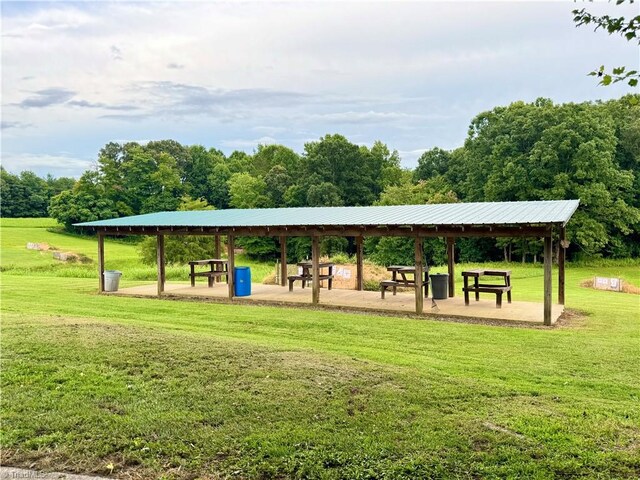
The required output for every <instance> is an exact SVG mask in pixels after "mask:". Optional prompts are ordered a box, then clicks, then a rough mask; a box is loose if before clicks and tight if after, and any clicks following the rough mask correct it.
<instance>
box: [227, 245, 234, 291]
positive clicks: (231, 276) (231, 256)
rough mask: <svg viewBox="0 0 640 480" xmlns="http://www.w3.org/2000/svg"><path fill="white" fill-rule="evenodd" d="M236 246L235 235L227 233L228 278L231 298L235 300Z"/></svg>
mask: <svg viewBox="0 0 640 480" xmlns="http://www.w3.org/2000/svg"><path fill="white" fill-rule="evenodd" d="M235 248H236V242H235V237H234V236H233V235H227V262H228V265H227V269H228V272H227V273H228V275H227V279H228V280H229V285H228V286H229V300H233V294H234V286H235V283H236V278H235V275H234V271H233V269H234V268H235V264H236V256H235V253H236V252H235Z"/></svg>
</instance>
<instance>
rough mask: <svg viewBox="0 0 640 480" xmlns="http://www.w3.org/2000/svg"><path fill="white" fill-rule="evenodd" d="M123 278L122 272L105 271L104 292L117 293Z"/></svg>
mask: <svg viewBox="0 0 640 480" xmlns="http://www.w3.org/2000/svg"><path fill="white" fill-rule="evenodd" d="M121 276H122V272H121V271H119V270H105V271H104V291H105V292H117V291H118V285H120V277H121Z"/></svg>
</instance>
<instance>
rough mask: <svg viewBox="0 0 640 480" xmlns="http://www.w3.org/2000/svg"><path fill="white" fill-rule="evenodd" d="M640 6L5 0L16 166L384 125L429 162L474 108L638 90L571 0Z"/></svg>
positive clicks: (353, 132)
mask: <svg viewBox="0 0 640 480" xmlns="http://www.w3.org/2000/svg"><path fill="white" fill-rule="evenodd" d="M582 6H585V7H587V8H588V9H589V10H590V11H592V12H594V13H606V12H609V13H613V14H615V15H616V16H618V15H626V16H630V15H636V14H637V13H638V8H640V4H639V3H636V4H635V5H623V6H615V5H614V4H611V3H593V4H591V3H584V4H583V3H581V2H578V3H574V2H572V1H556V2H533V1H528V2H524V1H515V0H514V1H501V2H485V1H449V2H399V1H387V2H381V1H378V2H363V1H353V2H338V1H322V2H295V3H287V2H269V1H261V2H212V1H210V2H206V1H200V2H177V1H174V2H163V3H155V2H145V1H138V2H124V1H118V2H102V1H94V2H61V1H56V2H47V3H41V2H30V1H22V2H7V1H2V3H1V4H0V7H1V8H2V11H1V27H2V47H1V48H2V60H1V62H2V63H1V66H2V77H1V78H2V88H1V92H2V102H1V108H2V111H1V117H2V138H1V141H2V143H1V153H2V165H3V166H4V168H6V169H7V170H9V171H11V172H14V173H15V172H19V171H22V170H32V171H35V172H36V173H38V174H39V175H45V174H47V173H50V174H52V175H54V176H75V177H78V176H79V175H80V174H82V172H83V171H84V170H86V169H87V168H91V167H92V166H93V165H95V160H96V158H97V154H98V152H99V150H100V148H101V147H103V146H104V145H105V144H106V143H108V142H111V141H118V142H126V141H138V142H146V141H149V140H160V139H168V138H170V139H174V140H177V141H179V142H180V143H182V144H185V145H192V144H200V145H204V146H205V147H215V148H218V149H220V150H222V151H224V152H225V153H227V154H229V153H231V152H232V151H233V150H244V151H246V152H252V151H253V150H254V149H255V147H256V146H257V145H258V144H260V143H262V144H269V143H278V144H283V145H287V146H289V147H291V148H293V149H294V150H296V151H297V152H302V151H303V148H304V144H305V143H306V142H309V141H313V140H317V139H319V138H320V137H321V136H323V135H325V134H328V133H340V134H343V135H345V136H346V137H347V138H348V139H349V140H351V141H352V142H354V143H358V144H364V145H371V144H372V143H373V142H374V141H375V140H381V141H382V142H384V143H386V144H387V145H388V146H389V147H390V148H391V149H396V150H398V152H399V153H400V156H401V158H402V163H403V165H404V166H406V167H413V166H415V164H416V161H417V158H418V157H419V156H420V154H421V153H422V152H424V151H425V150H428V149H430V148H433V147H436V146H437V147H440V148H445V149H452V148H456V147H458V146H461V145H462V144H463V142H464V139H465V137H466V135H467V129H468V126H469V124H470V121H471V120H472V118H473V117H474V116H475V115H477V114H478V113H480V112H482V111H485V110H489V109H491V108H493V107H495V106H498V105H508V104H509V103H511V102H514V101H519V100H524V101H533V100H535V99H536V98H538V97H547V98H551V99H552V100H553V101H554V102H558V103H560V102H581V101H586V100H597V99H610V98H619V97H620V96H622V95H623V94H625V93H629V92H631V91H637V89H633V88H632V87H629V86H628V85H625V84H622V83H619V84H616V85H613V86H609V87H602V86H598V85H597V81H596V80H595V79H594V78H593V77H589V76H587V73H588V72H590V71H591V70H593V69H595V68H597V67H599V66H600V65H601V64H605V65H607V66H609V67H614V66H619V65H627V66H628V67H638V66H639V65H638V64H639V62H640V59H639V53H638V46H637V44H634V43H633V42H627V41H625V40H624V39H622V38H620V37H616V36H609V35H608V34H607V33H605V32H602V31H598V32H595V33H594V32H593V28H592V27H581V28H576V27H575V25H574V23H573V21H572V17H573V16H572V14H571V10H573V9H575V8H581V7H582Z"/></svg>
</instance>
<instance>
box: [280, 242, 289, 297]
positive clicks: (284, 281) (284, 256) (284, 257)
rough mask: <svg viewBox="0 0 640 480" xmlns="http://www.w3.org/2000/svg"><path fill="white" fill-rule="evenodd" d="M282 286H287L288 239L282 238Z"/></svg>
mask: <svg viewBox="0 0 640 480" xmlns="http://www.w3.org/2000/svg"><path fill="white" fill-rule="evenodd" d="M280 285H282V286H283V287H284V286H286V285H287V237H285V236H284V235H281V236H280Z"/></svg>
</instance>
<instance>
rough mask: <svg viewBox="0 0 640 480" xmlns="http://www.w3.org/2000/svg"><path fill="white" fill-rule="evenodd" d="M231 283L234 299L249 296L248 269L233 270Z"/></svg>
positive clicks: (249, 272)
mask: <svg viewBox="0 0 640 480" xmlns="http://www.w3.org/2000/svg"><path fill="white" fill-rule="evenodd" d="M233 283H234V292H233V294H234V295H235V296H236V297H248V296H249V295H251V269H250V268H249V267H236V268H234V269H233Z"/></svg>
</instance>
